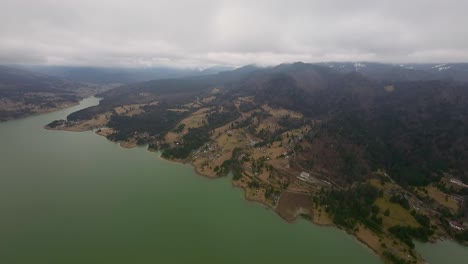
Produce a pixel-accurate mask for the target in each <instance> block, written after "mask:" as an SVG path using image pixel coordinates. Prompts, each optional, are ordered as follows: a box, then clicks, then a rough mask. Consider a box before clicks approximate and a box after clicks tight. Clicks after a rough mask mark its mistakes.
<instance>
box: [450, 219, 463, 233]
mask: <svg viewBox="0 0 468 264" xmlns="http://www.w3.org/2000/svg"><path fill="white" fill-rule="evenodd" d="M449 224H450V227H452V228H453V229H456V230H458V231H463V230H464V228H463V225H462V224H460V223H458V222H457V221H450V222H449Z"/></svg>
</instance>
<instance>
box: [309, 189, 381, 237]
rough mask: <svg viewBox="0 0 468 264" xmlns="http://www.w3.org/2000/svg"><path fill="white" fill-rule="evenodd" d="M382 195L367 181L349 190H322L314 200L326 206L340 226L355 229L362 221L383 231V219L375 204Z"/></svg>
mask: <svg viewBox="0 0 468 264" xmlns="http://www.w3.org/2000/svg"><path fill="white" fill-rule="evenodd" d="M380 195H382V194H381V193H380V192H379V190H378V189H377V188H375V187H374V186H372V185H370V184H367V183H365V184H357V185H356V186H354V187H351V188H349V189H347V190H322V191H321V192H320V194H319V195H318V196H317V197H315V198H314V200H315V202H316V203H318V204H320V205H322V206H324V207H325V208H326V209H325V210H326V212H327V213H328V214H330V215H331V216H332V217H333V222H334V223H335V224H336V225H338V226H342V227H344V228H347V229H353V228H354V227H355V226H356V224H357V223H361V224H363V225H365V226H366V227H368V228H369V229H371V230H374V231H376V232H381V225H382V219H381V218H380V217H378V216H377V215H378V213H379V208H378V207H377V206H375V205H374V202H375V200H376V199H377V197H379V196H380Z"/></svg>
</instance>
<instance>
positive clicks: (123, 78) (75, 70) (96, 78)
mask: <svg viewBox="0 0 468 264" xmlns="http://www.w3.org/2000/svg"><path fill="white" fill-rule="evenodd" d="M20 67H21V68H24V69H27V70H30V71H34V72H37V73H43V74H47V75H50V76H55V77H59V78H63V79H67V80H71V81H75V82H84V83H95V84H109V83H120V84H127V83H135V82H143V81H150V80H156V79H167V78H180V77H187V76H196V75H208V74H214V73H218V72H220V71H226V70H232V69H233V68H232V67H228V66H215V67H211V68H207V69H178V68H168V67H147V68H110V67H109V68H105V67H75V66H40V65H39V66H38V65H35V66H34V65H32V66H31V65H30V66H20Z"/></svg>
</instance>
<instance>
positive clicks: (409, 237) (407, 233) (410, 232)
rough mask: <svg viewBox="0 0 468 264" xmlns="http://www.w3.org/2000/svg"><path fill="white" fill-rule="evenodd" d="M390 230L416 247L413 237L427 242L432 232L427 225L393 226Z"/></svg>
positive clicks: (409, 244) (412, 246)
mask: <svg viewBox="0 0 468 264" xmlns="http://www.w3.org/2000/svg"><path fill="white" fill-rule="evenodd" d="M388 231H389V232H390V233H392V234H394V235H395V236H396V237H397V238H398V239H400V240H401V241H403V242H404V243H405V244H407V245H408V246H409V247H411V248H414V242H413V238H415V239H418V240H421V241H423V242H427V241H428V239H429V236H430V235H431V234H432V233H431V232H430V230H429V229H427V228H425V227H410V226H400V225H396V226H392V227H390V228H389V229H388Z"/></svg>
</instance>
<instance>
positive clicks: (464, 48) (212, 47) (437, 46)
mask: <svg viewBox="0 0 468 264" xmlns="http://www.w3.org/2000/svg"><path fill="white" fill-rule="evenodd" d="M293 61H304V62H319V61H381V62H468V0H391V1H379V0H341V1H338V0H326V1H325V0H324V1H319V0H316V1H315V0H304V1H301V0H297V1H295V0H287V1H286V0H285V1H276V0H249V1H243V0H237V1H225V0H193V1H188V0H184V1H182V0H171V1H164V0H147V1H144V0H0V64H11V63H26V64H52V65H56V64H58V65H94V66H148V65H149V66H151V65H164V66H180V67H199V66H201V67H206V66H211V65H233V66H240V65H245V64H251V63H257V64H260V65H273V64H279V63H282V62H293Z"/></svg>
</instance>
